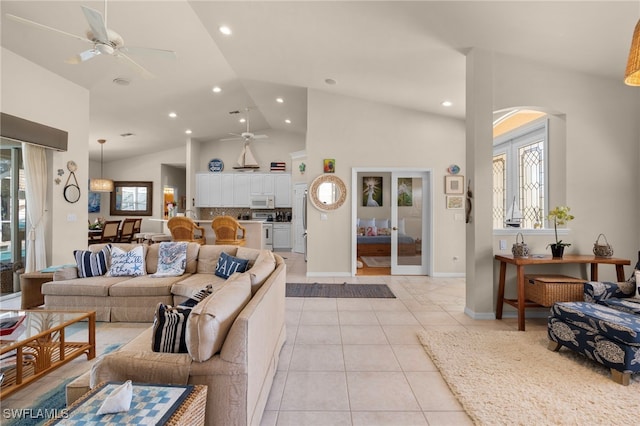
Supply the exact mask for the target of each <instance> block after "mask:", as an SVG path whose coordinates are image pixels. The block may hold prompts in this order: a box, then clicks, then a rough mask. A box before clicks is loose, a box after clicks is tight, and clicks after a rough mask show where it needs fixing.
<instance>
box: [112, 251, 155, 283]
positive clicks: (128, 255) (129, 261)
mask: <svg viewBox="0 0 640 426" xmlns="http://www.w3.org/2000/svg"><path fill="white" fill-rule="evenodd" d="M146 273H147V272H146V270H145V265H144V247H142V246H138V247H135V248H133V249H131V250H129V251H124V250H122V249H120V248H118V247H115V246H114V247H112V248H111V267H110V268H109V276H111V277H137V276H140V275H145V274H146Z"/></svg>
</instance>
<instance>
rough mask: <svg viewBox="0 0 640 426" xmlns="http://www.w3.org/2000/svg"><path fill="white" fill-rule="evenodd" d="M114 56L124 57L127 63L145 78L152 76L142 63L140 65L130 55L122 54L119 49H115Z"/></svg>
mask: <svg viewBox="0 0 640 426" xmlns="http://www.w3.org/2000/svg"><path fill="white" fill-rule="evenodd" d="M115 56H116V57H117V58H122V59H125V60H126V61H127V62H128V63H129V65H130V66H131V67H132V68H133V69H134V70H136V71H137V72H138V73H139V74H140V75H141V76H142V77H144V78H147V79H151V78H153V77H154V75H153V74H151V73H150V72H149V71H147V69H146V68H145V67H143V66H142V65H140V64H139V63H137V62H136V61H134V60H133V59H131V58H130V57H128V56H127V55H126V54H124V53H123V52H121V51H119V50H118V51H117V53H116V54H115Z"/></svg>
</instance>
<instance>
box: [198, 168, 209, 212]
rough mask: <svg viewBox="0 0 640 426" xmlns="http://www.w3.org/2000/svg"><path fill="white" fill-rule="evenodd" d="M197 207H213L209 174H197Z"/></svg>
mask: <svg viewBox="0 0 640 426" xmlns="http://www.w3.org/2000/svg"><path fill="white" fill-rule="evenodd" d="M196 207H211V197H210V196H209V173H198V174H196Z"/></svg>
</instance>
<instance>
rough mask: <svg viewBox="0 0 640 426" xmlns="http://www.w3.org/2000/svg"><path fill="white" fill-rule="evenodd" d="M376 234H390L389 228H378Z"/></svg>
mask: <svg viewBox="0 0 640 426" xmlns="http://www.w3.org/2000/svg"><path fill="white" fill-rule="evenodd" d="M378 235H391V228H378Z"/></svg>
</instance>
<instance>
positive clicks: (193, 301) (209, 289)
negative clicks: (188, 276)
mask: <svg viewBox="0 0 640 426" xmlns="http://www.w3.org/2000/svg"><path fill="white" fill-rule="evenodd" d="M211 293H213V286H212V285H211V284H209V285H207V286H206V287H205V288H203V289H202V290H199V291H198V292H197V293H196V294H194V295H193V296H191V297H190V298H189V299H187V300H185V301H184V302H182V303H181V304H179V305H178V308H184V309H187V308H189V309H190V308H193V307H194V306H196V305H197V304H198V303H199V302H200V301H201V300H203V299H205V298H206V297H207V296H209V295H210V294H211Z"/></svg>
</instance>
